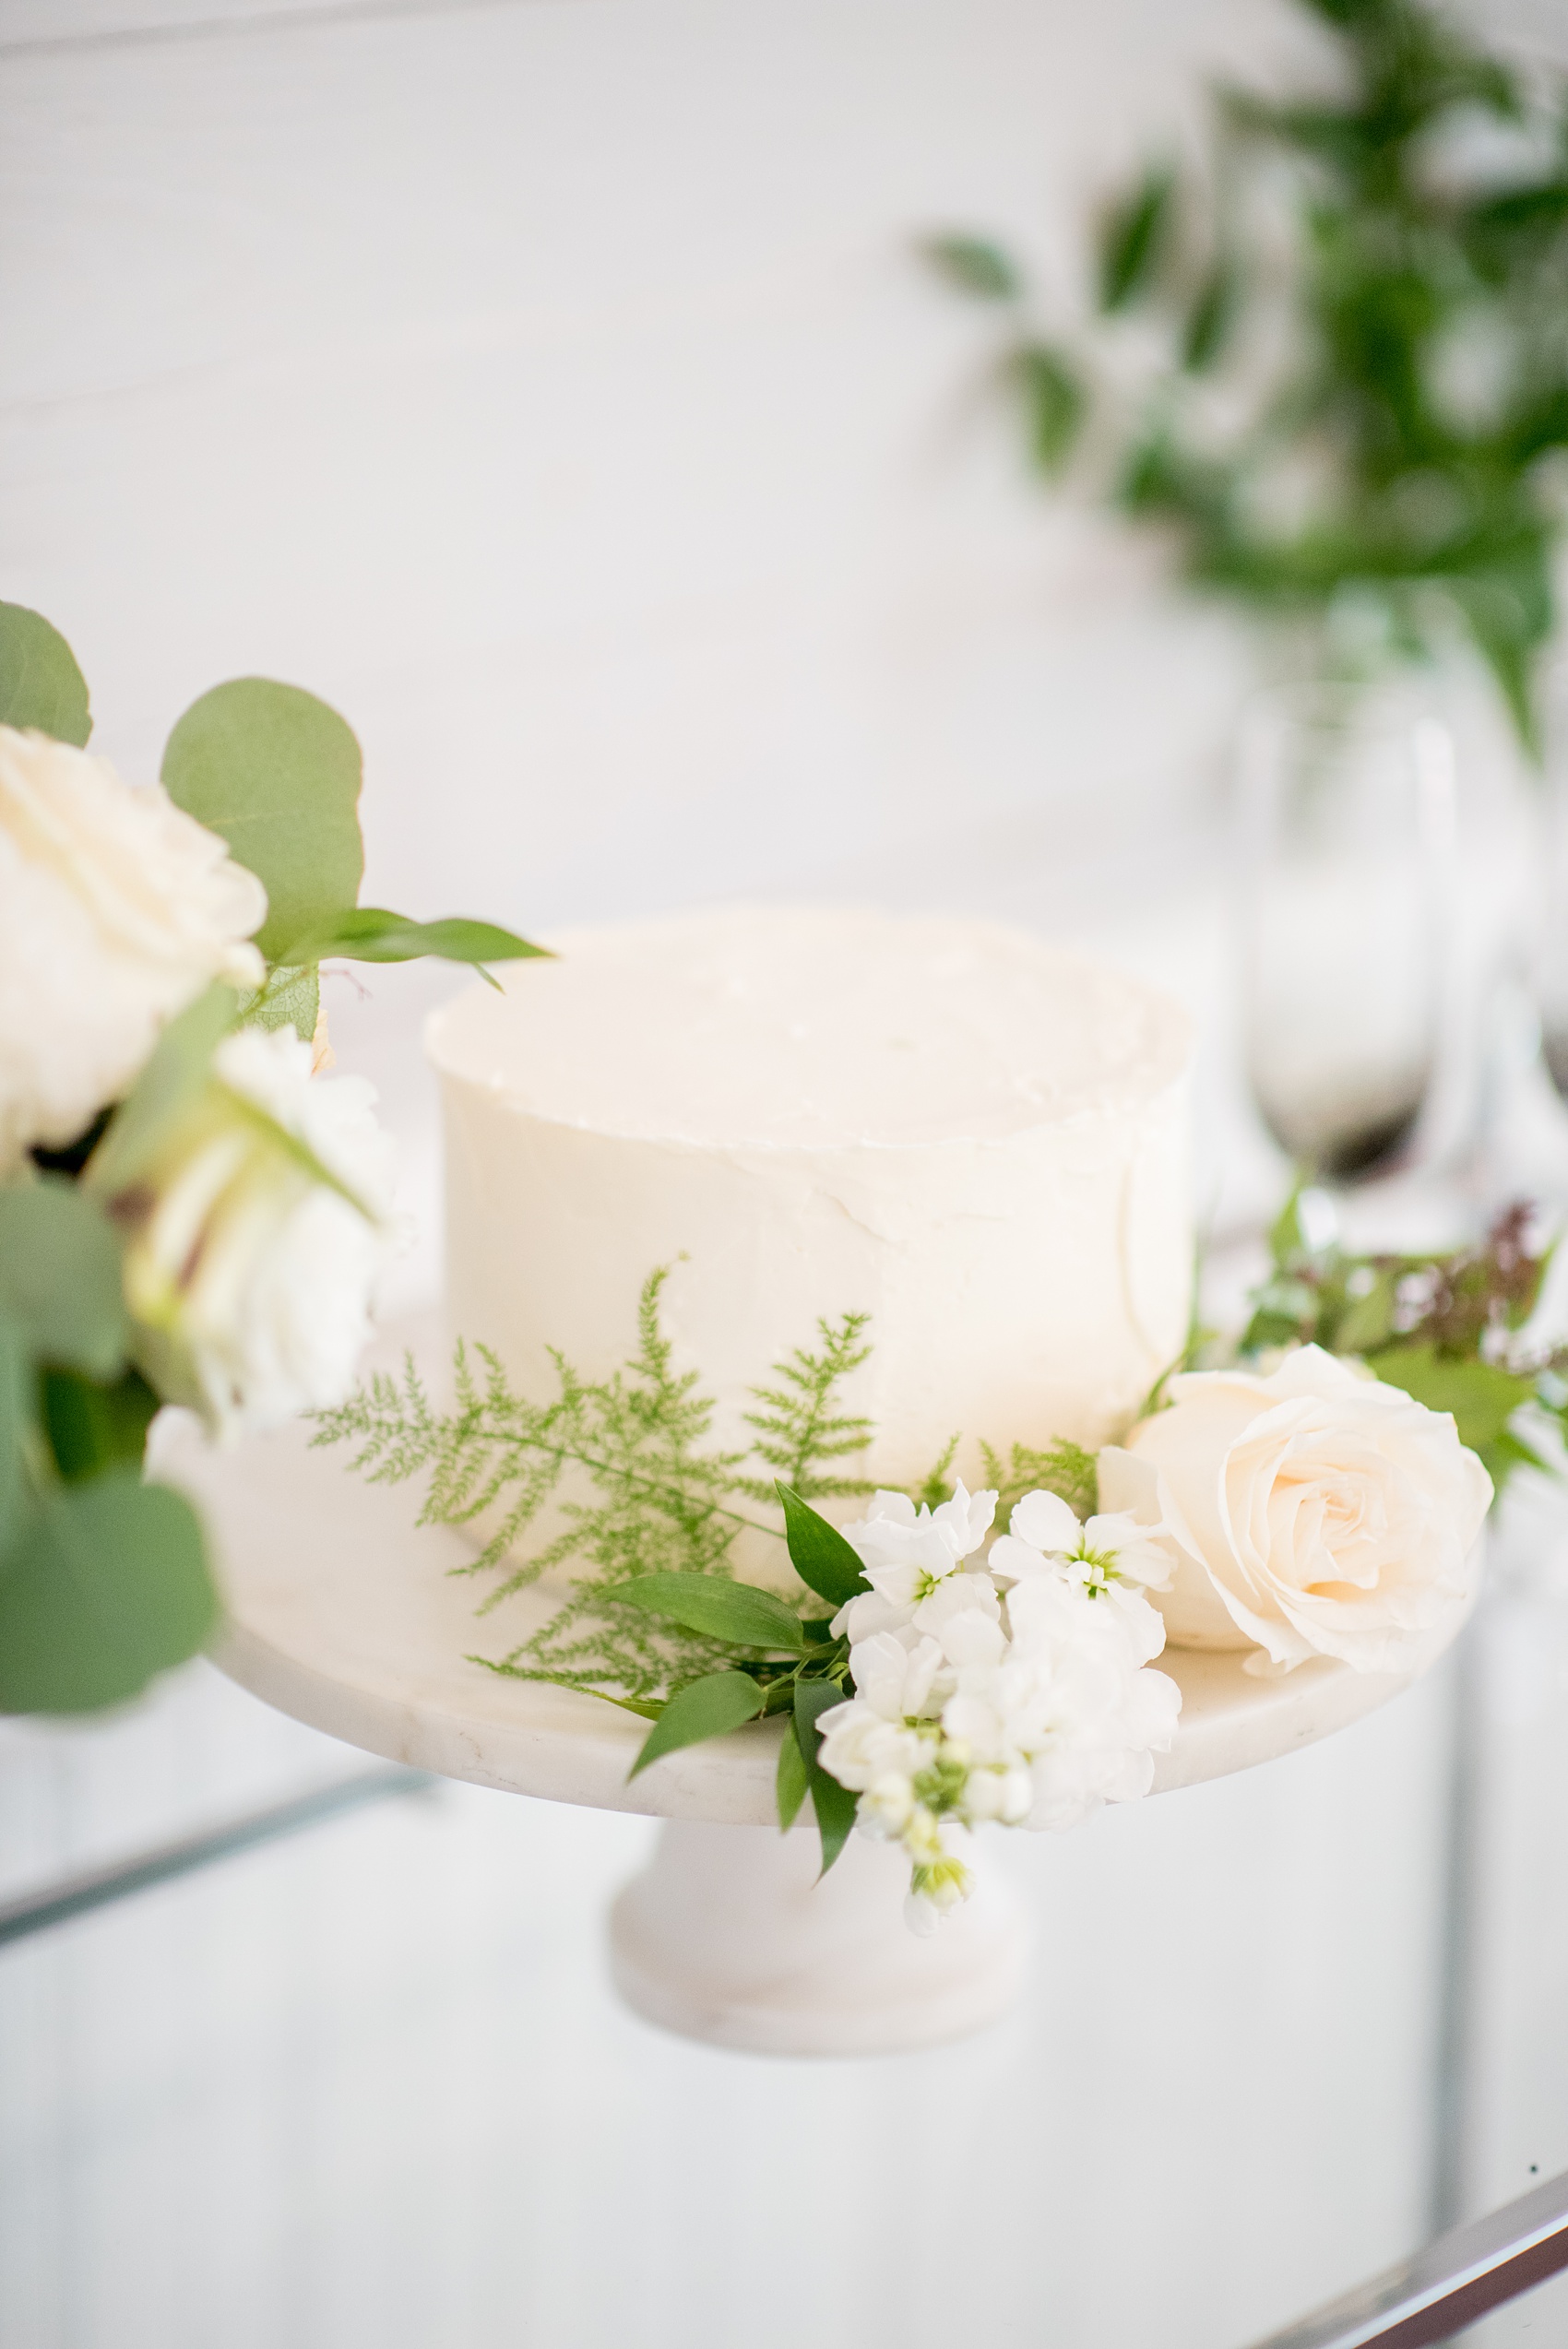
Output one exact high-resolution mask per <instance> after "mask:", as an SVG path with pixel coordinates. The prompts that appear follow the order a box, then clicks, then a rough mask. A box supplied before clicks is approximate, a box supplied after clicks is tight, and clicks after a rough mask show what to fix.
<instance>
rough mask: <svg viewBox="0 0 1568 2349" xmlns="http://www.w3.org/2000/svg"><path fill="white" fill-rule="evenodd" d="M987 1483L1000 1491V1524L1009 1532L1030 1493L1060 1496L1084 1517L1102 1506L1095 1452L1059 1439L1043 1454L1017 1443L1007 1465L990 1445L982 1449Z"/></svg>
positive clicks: (983, 1444)
mask: <svg viewBox="0 0 1568 2349" xmlns="http://www.w3.org/2000/svg"><path fill="white" fill-rule="evenodd" d="M980 1457H981V1459H982V1460H983V1461H984V1463H985V1474H986V1482H987V1483H988V1484H991V1485H993V1486H994V1487H995V1489H996V1523H997V1524H998V1525H999V1526H1002V1527H1004V1528H1005V1526H1006V1524H1007V1520H1008V1518H1009V1517H1010V1516H1011V1515H1012V1513H1013V1511H1014V1509H1015V1508H1016V1505H1017V1503H1018V1502H1019V1501H1022V1499H1023V1497H1024V1495H1025V1494H1026V1493H1027V1492H1055V1493H1060V1494H1061V1496H1062V1498H1063V1501H1065V1502H1066V1503H1067V1506H1068V1507H1069V1508H1070V1509H1072V1510H1074V1511H1075V1513H1076V1514H1077V1515H1078V1516H1080V1517H1092V1516H1093V1515H1094V1513H1095V1511H1096V1510H1097V1509H1098V1508H1099V1468H1098V1466H1097V1465H1096V1463H1095V1456H1094V1453H1092V1452H1086V1451H1085V1450H1084V1448H1083V1445H1082V1444H1081V1443H1072V1442H1070V1441H1068V1439H1067V1438H1066V1437H1065V1436H1059V1437H1058V1438H1057V1440H1056V1441H1055V1442H1054V1443H1051V1444H1048V1445H1047V1446H1046V1448H1045V1450H1044V1451H1043V1452H1035V1451H1032V1450H1031V1449H1030V1447H1029V1446H1028V1444H1026V1443H1016V1444H1015V1445H1014V1446H1013V1449H1012V1451H1011V1452H1010V1453H1009V1454H1008V1456H1007V1458H1006V1460H1005V1461H1004V1460H1003V1458H1002V1456H1001V1454H1000V1453H996V1452H993V1451H992V1447H991V1446H990V1444H989V1443H982V1444H981V1446H980Z"/></svg>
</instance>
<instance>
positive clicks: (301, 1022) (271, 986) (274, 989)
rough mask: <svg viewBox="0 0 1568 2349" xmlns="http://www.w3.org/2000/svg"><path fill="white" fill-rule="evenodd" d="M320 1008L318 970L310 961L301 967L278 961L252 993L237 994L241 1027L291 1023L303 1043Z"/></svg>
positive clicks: (288, 1025) (313, 1028)
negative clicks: (261, 984) (260, 986)
mask: <svg viewBox="0 0 1568 2349" xmlns="http://www.w3.org/2000/svg"><path fill="white" fill-rule="evenodd" d="M320 1010H321V974H320V972H319V971H318V970H317V969H316V967H315V964H314V963H309V964H307V965H306V966H305V967H304V968H303V970H302V969H299V968H297V967H291V966H290V965H288V964H287V963H279V964H277V965H276V966H275V967H274V968H273V969H271V970H270V971H268V973H267V984H266V986H265V987H263V988H260V989H258V990H257V991H256V992H255V994H254V995H243V996H242V997H241V998H240V1006H239V1014H238V1018H239V1025H240V1026H242V1027H291V1028H292V1029H293V1031H294V1033H295V1035H296V1036H297V1037H299V1038H301V1040H302V1041H303V1043H306V1044H308V1043H309V1042H310V1040H311V1038H312V1037H313V1036H314V1035H315V1023H316V1017H317V1014H319V1012H320Z"/></svg>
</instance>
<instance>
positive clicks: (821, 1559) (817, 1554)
mask: <svg viewBox="0 0 1568 2349" xmlns="http://www.w3.org/2000/svg"><path fill="white" fill-rule="evenodd" d="M777 1490H778V1499H779V1501H780V1502H781V1503H782V1505H783V1510H784V1528H785V1537H786V1539H787V1540H788V1542H789V1545H790V1564H791V1565H792V1566H793V1567H794V1570H795V1572H796V1573H797V1574H799V1576H800V1578H801V1580H802V1583H804V1584H805V1585H806V1587H807V1589H808V1590H814V1591H815V1593H816V1595H817V1596H818V1598H825V1599H826V1601H827V1603H828V1605H829V1606H830V1607H832V1608H834V1609H835V1610H836V1611H837V1608H840V1607H842V1606H843V1605H844V1604H845V1603H846V1601H847V1600H849V1599H851V1598H856V1597H858V1596H860V1594H861V1591H863V1590H869V1588H870V1587H871V1585H870V1584H868V1583H867V1581H866V1578H865V1574H864V1572H863V1571H862V1569H861V1561H860V1560H859V1559H858V1558H857V1557H856V1555H855V1552H854V1551H853V1550H852V1549H851V1548H850V1547H849V1543H848V1542H847V1541H846V1540H845V1538H844V1536H843V1535H842V1534H841V1533H840V1532H839V1531H838V1528H837V1525H830V1524H828V1522H827V1520H826V1517H823V1516H819V1515H818V1513H817V1512H816V1511H815V1510H814V1508H813V1507H812V1506H811V1503H810V1502H809V1501H802V1499H801V1496H800V1494H799V1493H798V1492H794V1491H792V1490H791V1489H790V1487H789V1486H788V1485H787V1484H785V1483H784V1482H783V1481H782V1479H779V1480H778V1482H777Z"/></svg>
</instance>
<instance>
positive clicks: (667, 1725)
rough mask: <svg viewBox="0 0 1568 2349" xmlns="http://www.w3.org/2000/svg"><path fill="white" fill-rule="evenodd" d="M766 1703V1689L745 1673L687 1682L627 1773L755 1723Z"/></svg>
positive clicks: (710, 1675) (708, 1675) (710, 1674)
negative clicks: (748, 1722)
mask: <svg viewBox="0 0 1568 2349" xmlns="http://www.w3.org/2000/svg"><path fill="white" fill-rule="evenodd" d="M763 1701H764V1691H763V1690H762V1689H761V1687H760V1686H759V1685H758V1683H757V1682H756V1681H755V1680H754V1679H752V1678H751V1676H750V1674H749V1673H746V1672H707V1673H705V1674H704V1676H703V1678H702V1679H700V1680H691V1681H688V1682H687V1684H686V1686H685V1687H684V1688H683V1689H677V1690H676V1691H675V1694H674V1695H673V1696H672V1697H671V1700H670V1702H669V1703H668V1704H667V1705H666V1706H665V1708H664V1710H663V1712H662V1713H661V1714H659V1718H658V1720H657V1721H656V1722H655V1723H654V1725H653V1726H652V1728H651V1729H650V1730H649V1731H648V1733H647V1738H645V1739H644V1741H643V1747H642V1750H641V1752H640V1753H639V1754H638V1755H637V1758H636V1762H633V1764H632V1767H631V1771H630V1773H629V1775H630V1776H631V1777H633V1778H635V1777H636V1775H637V1774H638V1772H639V1771H642V1770H646V1769H647V1766H648V1764H649V1762H657V1761H658V1760H659V1756H660V1755H661V1754H666V1753H674V1752H676V1751H678V1750H679V1749H680V1748H681V1747H682V1746H696V1745H701V1744H703V1743H704V1742H705V1741H706V1740H707V1738H721V1737H723V1736H724V1735H725V1733H726V1731H727V1730H730V1729H739V1728H740V1727H741V1726H742V1724H743V1723H745V1722H747V1721H754V1720H755V1719H756V1717H757V1714H759V1713H760V1712H761V1711H762V1708H763Z"/></svg>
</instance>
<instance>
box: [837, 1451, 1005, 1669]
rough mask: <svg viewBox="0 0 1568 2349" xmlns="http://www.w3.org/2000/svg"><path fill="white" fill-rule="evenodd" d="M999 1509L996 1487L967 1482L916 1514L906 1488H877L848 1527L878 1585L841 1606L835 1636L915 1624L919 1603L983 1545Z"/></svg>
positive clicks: (862, 1636) (866, 1569)
mask: <svg viewBox="0 0 1568 2349" xmlns="http://www.w3.org/2000/svg"><path fill="white" fill-rule="evenodd" d="M995 1514H996V1495H995V1494H994V1493H993V1492H977V1493H973V1494H971V1493H969V1492H968V1491H966V1490H965V1489H964V1487H963V1485H962V1484H956V1485H955V1486H954V1488H953V1498H952V1499H951V1501H944V1502H943V1503H942V1505H941V1507H940V1508H938V1509H935V1510H932V1509H930V1508H925V1507H922V1508H921V1509H920V1510H918V1511H917V1509H916V1507H915V1504H914V1502H913V1501H911V1500H910V1499H909V1494H908V1493H907V1492H877V1493H873V1496H872V1501H871V1506H870V1508H869V1509H868V1510H867V1511H866V1513H865V1515H864V1517H863V1518H861V1519H860V1520H859V1521H858V1522H857V1523H856V1524H852V1525H846V1526H845V1527H844V1528H843V1533H844V1538H845V1540H846V1541H847V1542H848V1543H849V1546H850V1548H852V1549H853V1550H854V1552H855V1554H856V1556H857V1557H858V1558H859V1560H860V1561H861V1569H862V1571H863V1572H864V1574H865V1578H866V1580H867V1582H868V1583H869V1584H871V1589H870V1590H869V1591H865V1592H862V1593H861V1595H860V1596H858V1597H856V1598H852V1599H850V1600H849V1601H848V1603H847V1604H846V1605H845V1606H843V1607H841V1608H839V1610H838V1612H837V1615H836V1616H835V1617H834V1619H833V1630H834V1632H835V1635H837V1634H839V1633H841V1632H844V1631H848V1633H849V1637H850V1639H851V1640H859V1639H865V1638H868V1637H869V1636H870V1635H871V1634H872V1633H873V1632H874V1631H893V1630H895V1629H897V1626H898V1625H899V1624H901V1623H908V1622H910V1621H912V1620H913V1619H914V1616H915V1610H916V1608H918V1606H919V1604H920V1602H921V1600H922V1599H924V1598H926V1597H928V1596H930V1595H931V1593H932V1591H934V1590H935V1588H936V1586H937V1584H939V1583H942V1582H944V1581H945V1579H946V1578H947V1576H948V1575H950V1574H952V1573H954V1572H956V1570H957V1568H958V1567H959V1565H960V1564H961V1563H962V1561H963V1560H965V1559H966V1558H969V1557H972V1556H973V1555H974V1552H975V1551H976V1550H977V1549H979V1548H980V1545H981V1544H982V1543H983V1541H984V1540H985V1537H986V1536H987V1534H988V1533H989V1532H990V1531H991V1523H992V1518H993V1517H994V1516H995Z"/></svg>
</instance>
